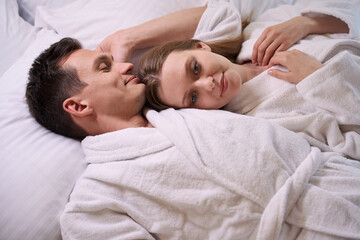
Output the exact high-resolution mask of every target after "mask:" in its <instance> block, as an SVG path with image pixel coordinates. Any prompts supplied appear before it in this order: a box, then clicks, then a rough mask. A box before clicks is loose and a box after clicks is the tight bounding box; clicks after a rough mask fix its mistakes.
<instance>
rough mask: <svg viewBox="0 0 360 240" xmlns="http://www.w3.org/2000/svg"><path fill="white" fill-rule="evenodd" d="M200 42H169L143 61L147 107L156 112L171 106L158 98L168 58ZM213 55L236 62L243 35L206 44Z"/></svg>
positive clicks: (151, 51)
mask: <svg viewBox="0 0 360 240" xmlns="http://www.w3.org/2000/svg"><path fill="white" fill-rule="evenodd" d="M198 42H200V40H196V39H190V40H185V41H177V42H169V43H165V44H163V45H161V46H158V47H154V48H152V49H151V50H150V51H149V52H147V53H146V54H145V56H144V57H143V58H142V59H141V61H140V63H139V68H138V76H139V78H140V79H141V80H142V81H143V82H144V83H145V84H146V90H145V95H146V100H147V105H148V106H149V107H151V108H153V109H155V110H158V111H160V110H163V109H166V108H168V107H169V106H167V105H165V104H164V103H163V102H162V101H161V100H160V99H159V98H158V94H157V91H158V88H159V85H160V76H159V75H160V71H161V68H162V65H163V63H164V61H165V60H166V58H167V56H168V55H169V54H170V53H171V52H173V51H184V50H188V49H192V48H195V46H196V44H197V43H198ZM206 44H207V45H209V47H210V48H211V51H212V52H213V53H216V54H219V55H222V56H224V57H226V58H227V59H229V60H230V61H231V62H235V60H236V57H237V55H238V53H239V52H240V49H241V44H242V35H240V36H238V37H236V38H233V39H226V40H220V41H215V42H208V43H206Z"/></svg>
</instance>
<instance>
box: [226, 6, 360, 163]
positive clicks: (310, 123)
mask: <svg viewBox="0 0 360 240" xmlns="http://www.w3.org/2000/svg"><path fill="white" fill-rule="evenodd" d="M320 3H321V4H322V3H323V2H317V4H320ZM330 5H331V4H330ZM353 10H354V9H350V10H349V11H353ZM306 11H308V12H311V11H310V10H306ZM306 11H305V12H306ZM319 11H320V10H319ZM321 12H322V13H327V14H329V15H334V16H336V17H338V18H340V19H343V20H344V21H345V22H346V23H347V24H348V26H349V29H350V32H349V34H333V35H326V36H309V37H308V38H306V39H304V40H301V41H300V42H299V43H298V44H297V45H295V46H293V47H292V48H291V49H299V50H301V51H303V52H306V53H308V54H310V55H312V56H313V57H315V58H316V59H317V60H318V61H320V62H323V63H325V66H324V67H322V68H321V69H320V70H318V71H316V72H314V73H313V74H311V75H309V76H308V77H306V78H305V79H304V80H302V81H301V82H300V83H299V84H297V85H294V84H290V83H287V82H285V81H282V80H279V79H276V78H274V77H271V76H269V75H268V74H267V72H266V71H265V72H263V73H261V74H260V75H258V76H257V77H255V78H254V79H251V80H250V81H248V82H246V83H245V84H244V85H243V87H242V89H241V90H240V93H239V94H238V96H236V97H235V98H234V99H233V100H232V101H231V102H230V103H229V104H228V105H227V106H225V108H224V109H225V110H228V111H232V112H236V113H240V114H246V115H249V116H256V117H260V118H266V119H270V120H271V121H274V122H276V123H279V124H281V125H282V126H284V127H286V128H288V129H290V130H292V131H294V132H297V133H299V134H301V135H302V136H304V137H305V138H306V139H307V140H308V141H309V143H311V145H313V146H317V147H319V148H320V149H321V150H322V151H335V152H339V153H341V154H343V155H344V156H348V157H350V158H353V159H357V160H360V78H359V76H360V57H359V56H360V41H359V40H356V38H359V32H360V20H358V22H356V21H355V22H354V21H353V20H354V19H357V18H358V16H357V15H358V14H359V12H358V11H357V10H356V8H355V10H354V14H348V15H347V14H345V13H346V12H348V11H345V10H344V11H337V12H336V11H333V10H331V8H329V9H327V8H326V7H323V8H322V10H321ZM284 13H286V14H284ZM295 14H297V10H296V8H295V7H294V6H281V7H279V8H276V9H272V10H269V11H268V12H265V13H264V14H263V15H262V16H260V17H259V19H258V21H255V22H254V23H251V24H250V25H249V28H248V29H246V30H245V35H246V38H247V39H248V40H247V41H246V42H245V43H244V46H243V49H242V51H241V52H240V54H239V57H238V60H239V61H240V62H242V61H245V60H249V59H251V53H252V46H253V44H254V43H255V41H256V40H257V38H258V36H259V34H260V33H261V32H262V31H263V30H264V28H265V27H266V26H268V24H269V23H268V22H267V21H266V20H271V19H275V20H274V21H271V22H270V24H275V23H276V21H282V20H286V18H291V17H293V16H294V15H295ZM350 38H355V40H354V39H350ZM299 64H301V63H299Z"/></svg>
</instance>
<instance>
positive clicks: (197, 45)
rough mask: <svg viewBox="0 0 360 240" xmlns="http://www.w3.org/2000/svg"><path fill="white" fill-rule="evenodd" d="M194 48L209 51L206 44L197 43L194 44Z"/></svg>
mask: <svg viewBox="0 0 360 240" xmlns="http://www.w3.org/2000/svg"><path fill="white" fill-rule="evenodd" d="M195 48H197V49H202V50H207V51H211V48H210V46H209V45H207V44H206V43H204V42H197V43H196V44H195Z"/></svg>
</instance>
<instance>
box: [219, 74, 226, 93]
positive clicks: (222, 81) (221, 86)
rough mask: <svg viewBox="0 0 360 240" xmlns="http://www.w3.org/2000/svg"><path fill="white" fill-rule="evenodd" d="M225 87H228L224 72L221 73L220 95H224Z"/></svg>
mask: <svg viewBox="0 0 360 240" xmlns="http://www.w3.org/2000/svg"><path fill="white" fill-rule="evenodd" d="M227 88H228V81H227V79H226V77H225V74H224V73H223V74H222V76H221V80H220V97H222V96H223V95H224V93H225V92H226V90H227Z"/></svg>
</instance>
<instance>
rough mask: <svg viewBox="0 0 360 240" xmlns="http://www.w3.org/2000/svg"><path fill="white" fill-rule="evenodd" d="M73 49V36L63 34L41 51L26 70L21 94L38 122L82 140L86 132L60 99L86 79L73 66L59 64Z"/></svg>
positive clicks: (54, 130)
mask: <svg viewBox="0 0 360 240" xmlns="http://www.w3.org/2000/svg"><path fill="white" fill-rule="evenodd" d="M77 49H81V44H80V43H79V42H78V41H77V40H75V39H72V38H63V39H61V40H60V41H59V42H56V43H54V44H52V45H51V46H50V47H49V48H48V49H46V50H45V51H43V52H42V53H41V54H40V55H39V56H38V57H37V58H36V59H35V61H34V62H33V64H32V67H31V69H30V71H29V82H28V83H27V86H26V94H25V95H26V101H27V104H28V106H29V110H30V113H31V115H32V116H33V117H34V118H35V119H36V120H37V121H38V122H39V123H40V124H41V125H43V126H44V127H45V128H47V129H49V130H51V131H53V132H55V133H58V134H61V135H64V136H66V137H70V138H74V139H77V140H82V139H83V138H84V137H86V136H87V135H88V134H87V133H86V132H85V131H84V130H83V129H82V128H80V127H79V126H78V125H76V124H75V123H74V121H73V120H72V118H71V116H70V114H69V113H68V112H66V111H65V110H64V109H63V102H64V100H65V99H67V98H69V97H71V96H73V95H75V94H76V93H78V92H79V91H80V90H82V89H83V88H84V87H85V86H86V83H84V82H81V81H80V79H79V77H78V76H77V73H76V69H74V68H71V67H62V66H61V65H60V63H61V61H63V60H65V57H67V56H69V55H70V54H71V53H72V52H74V51H75V50H77Z"/></svg>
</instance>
